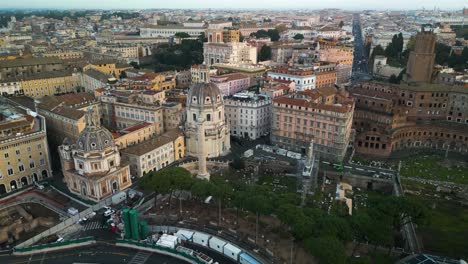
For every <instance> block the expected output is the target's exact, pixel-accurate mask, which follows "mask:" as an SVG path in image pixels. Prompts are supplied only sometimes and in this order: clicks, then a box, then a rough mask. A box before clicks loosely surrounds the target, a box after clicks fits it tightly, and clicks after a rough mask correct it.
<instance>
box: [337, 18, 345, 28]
mask: <svg viewBox="0 0 468 264" xmlns="http://www.w3.org/2000/svg"><path fill="white" fill-rule="evenodd" d="M338 26H339V27H340V28H342V27H343V26H344V22H343V20H341V21H340V24H339V25H338Z"/></svg>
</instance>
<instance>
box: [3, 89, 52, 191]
mask: <svg viewBox="0 0 468 264" xmlns="http://www.w3.org/2000/svg"><path fill="white" fill-rule="evenodd" d="M46 132H47V131H46V124H45V119H44V117H42V116H40V115H37V114H36V113H35V112H32V111H31V110H29V109H26V108H23V107H20V106H18V105H16V104H15V103H13V102H11V101H8V100H7V99H5V98H3V99H0V195H2V194H5V193H9V192H12V191H15V190H18V189H21V188H23V187H25V186H28V185H31V184H33V183H34V182H37V181H40V180H43V179H46V178H48V177H50V176H51V175H52V169H51V164H50V158H49V155H50V154H49V146H48V143H47V133H46Z"/></svg>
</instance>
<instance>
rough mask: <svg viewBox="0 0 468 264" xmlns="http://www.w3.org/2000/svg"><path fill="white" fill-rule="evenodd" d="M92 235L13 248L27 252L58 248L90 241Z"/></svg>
mask: <svg viewBox="0 0 468 264" xmlns="http://www.w3.org/2000/svg"><path fill="white" fill-rule="evenodd" d="M93 240H94V237H92V236H90V237H83V238H78V239H73V240H68V241H62V242H56V243H50V244H43V245H36V246H31V247H24V248H17V249H15V251H16V252H29V251H35V250H42V249H50V248H58V247H64V246H70V245H74V244H81V243H84V242H90V241H93Z"/></svg>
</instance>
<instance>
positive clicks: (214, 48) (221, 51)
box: [203, 38, 257, 66]
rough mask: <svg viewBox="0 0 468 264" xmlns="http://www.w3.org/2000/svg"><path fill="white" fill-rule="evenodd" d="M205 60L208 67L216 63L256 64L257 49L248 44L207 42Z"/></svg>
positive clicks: (204, 50)
mask: <svg viewBox="0 0 468 264" xmlns="http://www.w3.org/2000/svg"><path fill="white" fill-rule="evenodd" d="M221 39H222V38H221ZM203 58H204V64H206V65H207V66H211V65H213V64H215V63H231V64H256V63H257V48H256V47H254V46H251V45H250V44H247V43H246V42H228V43H223V42H219V43H218V42H205V43H203Z"/></svg>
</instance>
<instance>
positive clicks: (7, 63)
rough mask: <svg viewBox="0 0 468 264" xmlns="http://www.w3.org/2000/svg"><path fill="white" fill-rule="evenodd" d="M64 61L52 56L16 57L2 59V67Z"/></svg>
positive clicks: (0, 63)
mask: <svg viewBox="0 0 468 264" xmlns="http://www.w3.org/2000/svg"><path fill="white" fill-rule="evenodd" d="M53 63H57V64H58V63H62V60H61V59H58V58H54V57H50V58H27V59H14V60H3V61H0V68H5V67H8V68H14V67H21V66H32V65H43V64H53Z"/></svg>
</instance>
